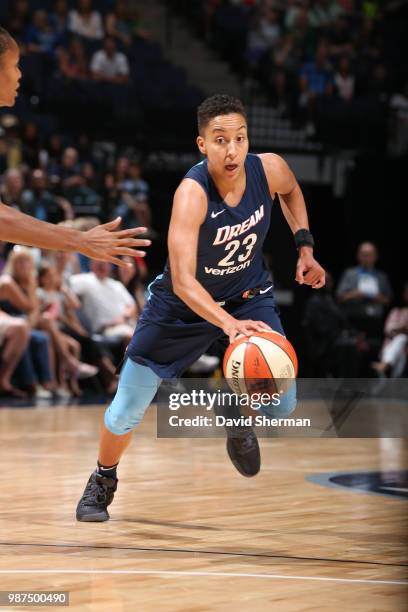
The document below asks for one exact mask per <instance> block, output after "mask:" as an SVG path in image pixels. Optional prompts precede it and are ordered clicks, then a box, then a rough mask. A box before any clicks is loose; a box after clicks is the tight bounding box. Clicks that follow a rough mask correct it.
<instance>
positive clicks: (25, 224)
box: [0, 203, 150, 266]
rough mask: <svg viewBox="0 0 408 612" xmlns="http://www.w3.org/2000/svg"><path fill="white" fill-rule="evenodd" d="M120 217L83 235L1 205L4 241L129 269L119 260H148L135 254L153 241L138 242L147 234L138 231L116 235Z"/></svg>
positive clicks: (0, 234)
mask: <svg viewBox="0 0 408 612" xmlns="http://www.w3.org/2000/svg"><path fill="white" fill-rule="evenodd" d="M120 222H121V219H120V217H118V218H117V219H115V220H114V221H111V222H110V223H105V224H104V225H98V226H97V227H94V228H92V229H91V230H88V231H87V232H80V231H78V230H75V229H72V228H69V227H63V226H59V225H53V224H52V223H46V222H44V221H39V220H38V219H35V218H34V217H30V216H29V215H25V214H24V213H21V212H19V211H18V210H16V209H14V208H10V207H9V206H5V205H4V204H1V203H0V240H4V241H7V242H13V243H17V244H24V245H26V246H34V247H38V248H40V249H49V250H57V251H76V252H78V253H82V254H83V255H86V256H87V257H90V258H91V259H99V260H101V261H110V262H112V263H114V264H116V265H118V266H126V265H127V264H126V263H124V262H123V261H122V260H121V259H119V257H120V256H121V255H129V256H130V257H139V256H140V257H144V255H145V252H144V251H139V250H135V249H138V248H140V247H144V246H149V244H150V240H143V239H140V238H136V236H139V235H140V234H143V233H144V232H145V231H146V228H143V227H138V228H133V229H128V230H121V231H116V230H117V228H118V227H119V225H120Z"/></svg>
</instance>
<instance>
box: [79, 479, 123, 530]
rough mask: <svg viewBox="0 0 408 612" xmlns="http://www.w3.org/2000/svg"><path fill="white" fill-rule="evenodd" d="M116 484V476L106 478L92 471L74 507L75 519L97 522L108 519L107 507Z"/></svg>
mask: <svg viewBox="0 0 408 612" xmlns="http://www.w3.org/2000/svg"><path fill="white" fill-rule="evenodd" d="M117 486H118V479H117V478H116V479H114V478H106V476H101V475H100V474H98V473H97V472H96V471H95V472H93V473H92V474H91V477H90V478H89V480H88V483H87V485H86V487H85V491H84V492H83V494H82V497H81V499H80V500H79V503H78V506H77V509H76V518H77V521H84V522H85V521H88V522H98V523H99V522H103V521H108V520H109V512H108V510H107V507H108V506H109V504H111V503H112V501H113V496H114V494H115V491H116V487H117Z"/></svg>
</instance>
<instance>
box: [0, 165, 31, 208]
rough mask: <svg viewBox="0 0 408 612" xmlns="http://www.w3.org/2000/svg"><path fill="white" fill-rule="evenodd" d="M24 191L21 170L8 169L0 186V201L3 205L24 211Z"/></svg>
mask: <svg viewBox="0 0 408 612" xmlns="http://www.w3.org/2000/svg"><path fill="white" fill-rule="evenodd" d="M23 191H24V177H23V173H22V172H21V170H18V169H17V168H10V170H7V172H6V174H5V176H4V181H3V183H2V185H1V186H0V199H1V201H2V202H3V204H7V206H12V207H13V208H18V209H19V210H21V211H23V212H25V211H24V204H23V201H22V196H23Z"/></svg>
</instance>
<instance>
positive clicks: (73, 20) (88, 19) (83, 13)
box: [68, 0, 104, 40]
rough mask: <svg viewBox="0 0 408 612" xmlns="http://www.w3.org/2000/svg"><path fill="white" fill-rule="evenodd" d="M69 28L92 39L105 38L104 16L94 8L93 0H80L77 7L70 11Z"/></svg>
mask: <svg viewBox="0 0 408 612" xmlns="http://www.w3.org/2000/svg"><path fill="white" fill-rule="evenodd" d="M68 30H69V31H70V32H73V33H74V34H77V35H78V36H83V37H84V38H89V39H91V40H100V39H101V38H103V35H104V32H103V25H102V16H101V14H100V13H99V12H98V11H93V10H92V0H78V7H77V9H76V10H75V9H74V10H72V11H70V12H69V17H68Z"/></svg>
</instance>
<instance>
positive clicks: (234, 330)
mask: <svg viewBox="0 0 408 612" xmlns="http://www.w3.org/2000/svg"><path fill="white" fill-rule="evenodd" d="M222 330H223V332H224V334H226V335H227V336H228V338H229V341H230V342H234V340H235V339H236V337H237V336H239V335H240V334H243V335H244V336H250V335H251V334H253V333H254V332H263V331H272V328H271V327H269V325H267V324H266V323H263V322H262V321H251V320H250V319H247V320H245V321H239V320H238V319H232V320H231V321H228V323H226V324H225V325H224V327H223V328H222Z"/></svg>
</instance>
